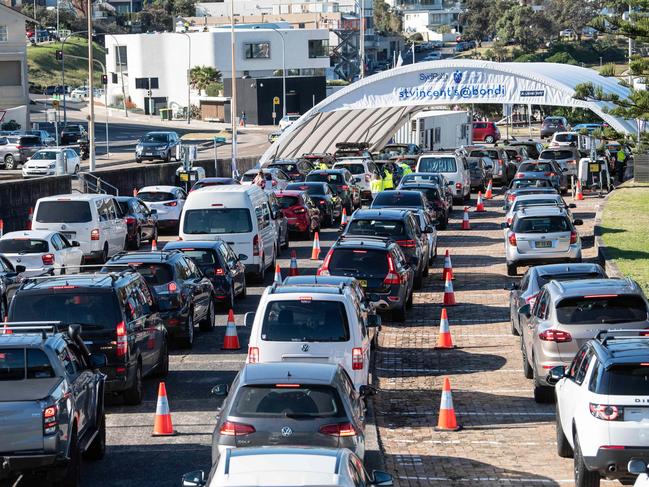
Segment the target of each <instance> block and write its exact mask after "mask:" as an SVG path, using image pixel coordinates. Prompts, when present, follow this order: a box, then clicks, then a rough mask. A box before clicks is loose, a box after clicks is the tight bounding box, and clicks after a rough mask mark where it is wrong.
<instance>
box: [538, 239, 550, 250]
mask: <svg viewBox="0 0 649 487" xmlns="http://www.w3.org/2000/svg"><path fill="white" fill-rule="evenodd" d="M549 247H552V242H550V241H549V240H537V241H536V248H537V249H547V248H549Z"/></svg>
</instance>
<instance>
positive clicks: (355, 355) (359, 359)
mask: <svg viewBox="0 0 649 487" xmlns="http://www.w3.org/2000/svg"><path fill="white" fill-rule="evenodd" d="M363 365H364V363H363V349H362V348H352V370H363Z"/></svg>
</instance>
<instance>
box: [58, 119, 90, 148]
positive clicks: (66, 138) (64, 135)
mask: <svg viewBox="0 0 649 487" xmlns="http://www.w3.org/2000/svg"><path fill="white" fill-rule="evenodd" d="M86 135H87V133H86V129H84V128H83V126H82V125H79V124H78V123H74V124H68V125H66V126H65V127H63V130H61V135H60V137H59V138H60V139H61V145H73V144H76V143H77V142H78V140H79V139H80V138H82V137H84V136H86Z"/></svg>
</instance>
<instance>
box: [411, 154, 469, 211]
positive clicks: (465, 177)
mask: <svg viewBox="0 0 649 487" xmlns="http://www.w3.org/2000/svg"><path fill="white" fill-rule="evenodd" d="M415 172H432V173H440V174H443V175H444V176H445V177H446V179H448V181H449V188H450V189H451V191H452V192H453V199H454V200H455V201H457V202H460V203H462V202H464V201H469V199H470V198H471V173H470V171H469V163H468V162H467V158H466V156H465V154H464V153H460V152H459V151H458V152H437V153H429V154H422V155H421V156H419V160H418V161H417V169H416V170H415Z"/></svg>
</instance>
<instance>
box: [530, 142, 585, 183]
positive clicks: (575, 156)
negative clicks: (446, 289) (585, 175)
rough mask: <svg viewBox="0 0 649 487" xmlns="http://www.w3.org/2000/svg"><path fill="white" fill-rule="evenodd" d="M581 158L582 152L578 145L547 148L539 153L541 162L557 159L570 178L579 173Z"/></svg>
mask: <svg viewBox="0 0 649 487" xmlns="http://www.w3.org/2000/svg"><path fill="white" fill-rule="evenodd" d="M579 159H581V154H580V152H579V149H577V148H576V147H553V148H550V149H545V150H543V151H541V153H540V154H539V162H546V161H556V163H557V164H559V167H560V168H561V170H562V172H563V173H564V174H565V175H566V176H568V178H570V176H576V175H577V161H579ZM564 169H565V171H564Z"/></svg>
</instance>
